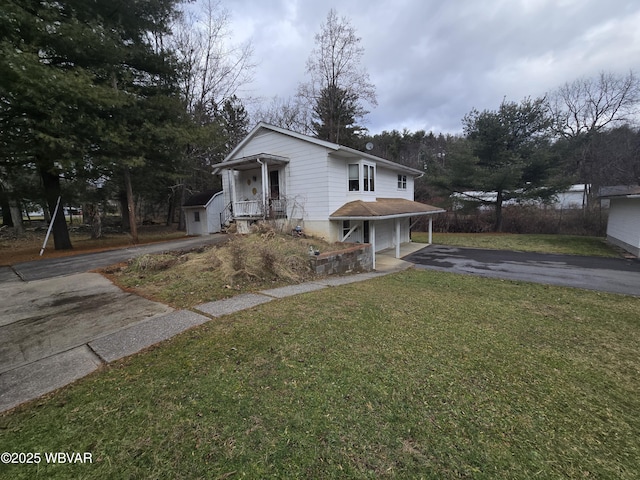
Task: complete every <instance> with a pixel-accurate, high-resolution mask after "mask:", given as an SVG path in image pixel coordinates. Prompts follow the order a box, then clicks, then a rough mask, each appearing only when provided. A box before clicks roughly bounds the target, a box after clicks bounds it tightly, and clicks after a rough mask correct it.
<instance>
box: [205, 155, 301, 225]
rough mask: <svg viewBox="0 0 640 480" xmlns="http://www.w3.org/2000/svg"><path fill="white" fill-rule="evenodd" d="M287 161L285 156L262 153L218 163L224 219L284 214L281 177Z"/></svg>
mask: <svg viewBox="0 0 640 480" xmlns="http://www.w3.org/2000/svg"><path fill="white" fill-rule="evenodd" d="M288 163H289V159H288V158H285V157H280V156H277V155H271V154H265V153H262V154H258V155H251V156H249V157H243V158H239V159H237V160H233V161H230V162H225V163H223V164H220V166H219V167H218V168H217V169H216V170H214V173H221V174H222V181H223V190H224V192H225V200H226V202H227V209H226V212H225V217H226V218H225V223H227V222H229V221H231V220H242V221H252V220H266V219H278V218H286V216H287V204H286V201H285V199H284V195H283V192H282V191H281V183H282V182H281V181H280V178H281V177H282V178H284V175H283V174H282V172H283V170H284V168H285V166H286V165H287V164H288ZM283 186H284V185H282V187H283Z"/></svg>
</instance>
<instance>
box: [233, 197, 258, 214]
mask: <svg viewBox="0 0 640 480" xmlns="http://www.w3.org/2000/svg"><path fill="white" fill-rule="evenodd" d="M233 209H234V212H233V216H234V217H236V218H242V217H251V218H256V217H262V202H259V201H257V200H250V201H244V202H234V204H233Z"/></svg>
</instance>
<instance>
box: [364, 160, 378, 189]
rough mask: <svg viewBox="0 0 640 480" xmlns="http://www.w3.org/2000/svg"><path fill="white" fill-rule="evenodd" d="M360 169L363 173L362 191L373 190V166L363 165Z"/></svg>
mask: <svg viewBox="0 0 640 480" xmlns="http://www.w3.org/2000/svg"><path fill="white" fill-rule="evenodd" d="M362 170H363V173H364V191H365V192H373V191H375V188H374V187H375V185H374V183H373V177H374V176H375V167H374V166H373V165H363V166H362Z"/></svg>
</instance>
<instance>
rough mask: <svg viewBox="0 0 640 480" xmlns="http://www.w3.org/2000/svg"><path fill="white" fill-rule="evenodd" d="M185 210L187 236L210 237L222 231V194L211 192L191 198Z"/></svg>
mask: <svg viewBox="0 0 640 480" xmlns="http://www.w3.org/2000/svg"><path fill="white" fill-rule="evenodd" d="M182 208H183V209H184V214H185V219H186V222H185V223H186V226H187V235H208V234H210V233H218V232H220V231H222V221H221V214H222V212H223V211H224V195H223V193H222V192H216V191H214V190H210V191H207V192H200V193H196V194H194V195H192V196H191V197H189V198H188V199H187V200H186V201H185V202H184V205H183V206H182Z"/></svg>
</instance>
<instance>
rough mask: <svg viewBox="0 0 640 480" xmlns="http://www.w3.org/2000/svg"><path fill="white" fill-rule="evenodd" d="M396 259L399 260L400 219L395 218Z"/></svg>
mask: <svg viewBox="0 0 640 480" xmlns="http://www.w3.org/2000/svg"><path fill="white" fill-rule="evenodd" d="M396 258H400V219H399V218H396Z"/></svg>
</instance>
